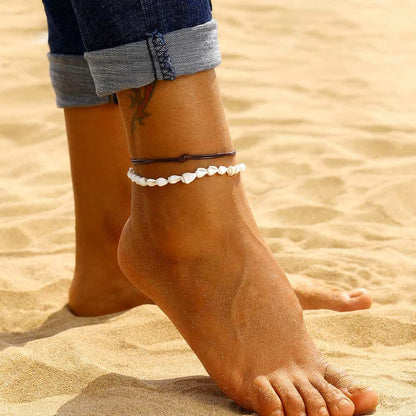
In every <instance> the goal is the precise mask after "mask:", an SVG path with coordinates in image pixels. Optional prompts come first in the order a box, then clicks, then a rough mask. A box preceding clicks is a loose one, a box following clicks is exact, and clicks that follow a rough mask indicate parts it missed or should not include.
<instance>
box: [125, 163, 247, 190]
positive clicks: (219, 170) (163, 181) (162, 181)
mask: <svg viewBox="0 0 416 416" xmlns="http://www.w3.org/2000/svg"><path fill="white" fill-rule="evenodd" d="M245 170H246V165H245V164H244V163H239V164H238V165H231V166H229V167H228V168H227V167H226V166H208V168H198V169H197V170H196V171H195V172H185V173H183V174H182V175H171V176H169V177H168V178H158V179H151V178H145V177H144V176H139V175H137V174H136V172H135V171H134V170H133V168H130V169H129V170H128V172H127V176H128V177H129V179H130V180H131V181H132V182H134V183H135V184H137V185H140V186H150V187H152V186H165V185H167V184H175V183H179V182H182V183H184V184H186V185H188V184H190V183H191V182H193V181H194V180H195V179H200V178H203V177H204V176H206V175H207V176H213V175H215V174H218V175H224V174H227V175H228V176H234V175H237V173H240V172H244V171H245Z"/></svg>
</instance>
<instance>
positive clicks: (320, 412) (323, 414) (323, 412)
mask: <svg viewBox="0 0 416 416" xmlns="http://www.w3.org/2000/svg"><path fill="white" fill-rule="evenodd" d="M318 415H319V416H328V410H326V407H321V408H320V409H319V410H318Z"/></svg>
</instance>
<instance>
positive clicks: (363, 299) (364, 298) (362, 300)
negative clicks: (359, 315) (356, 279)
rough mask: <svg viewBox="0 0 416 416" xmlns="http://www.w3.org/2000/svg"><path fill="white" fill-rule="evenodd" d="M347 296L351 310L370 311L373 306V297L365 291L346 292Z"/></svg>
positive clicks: (347, 304)
mask: <svg viewBox="0 0 416 416" xmlns="http://www.w3.org/2000/svg"><path fill="white" fill-rule="evenodd" d="M346 295H347V296H348V299H347V302H346V306H347V307H348V308H350V309H349V310H359V309H368V308H369V307H370V306H371V303H372V297H371V295H370V294H369V293H368V292H367V291H366V290H365V289H354V290H351V291H349V292H346Z"/></svg>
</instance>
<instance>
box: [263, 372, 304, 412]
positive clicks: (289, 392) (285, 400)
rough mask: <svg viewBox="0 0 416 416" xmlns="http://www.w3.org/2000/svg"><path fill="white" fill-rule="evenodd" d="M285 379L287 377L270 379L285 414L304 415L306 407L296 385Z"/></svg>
mask: <svg viewBox="0 0 416 416" xmlns="http://www.w3.org/2000/svg"><path fill="white" fill-rule="evenodd" d="M287 380H288V377H279V379H276V378H273V379H270V381H271V383H272V386H273V387H274V389H275V391H276V393H277V394H278V396H279V397H280V400H281V402H282V404H283V409H284V412H285V413H284V414H285V416H306V408H305V404H304V401H303V399H302V396H301V395H300V393H299V392H298V390H297V389H296V387H295V386H294V385H293V384H290V383H288V382H287Z"/></svg>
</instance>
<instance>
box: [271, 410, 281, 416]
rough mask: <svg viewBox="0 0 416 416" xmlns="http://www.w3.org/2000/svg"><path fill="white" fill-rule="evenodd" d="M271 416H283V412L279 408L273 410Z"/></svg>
mask: <svg viewBox="0 0 416 416" xmlns="http://www.w3.org/2000/svg"><path fill="white" fill-rule="evenodd" d="M271 416H283V412H282V411H281V410H275V411H274V412H273V413H272V414H271Z"/></svg>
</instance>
